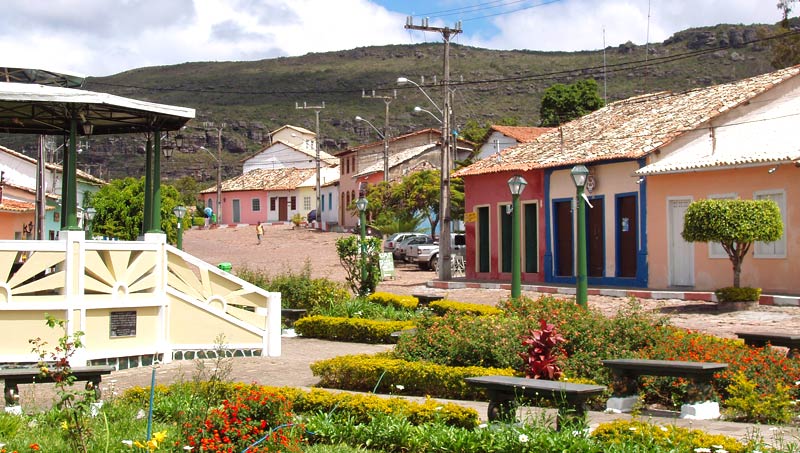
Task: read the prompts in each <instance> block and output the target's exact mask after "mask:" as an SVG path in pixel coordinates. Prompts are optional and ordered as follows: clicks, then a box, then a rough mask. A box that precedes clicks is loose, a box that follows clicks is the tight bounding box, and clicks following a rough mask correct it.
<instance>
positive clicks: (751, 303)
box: [717, 300, 758, 313]
mask: <svg viewBox="0 0 800 453" xmlns="http://www.w3.org/2000/svg"><path fill="white" fill-rule="evenodd" d="M756 307H758V301H757V300H743V301H736V302H717V311H718V312H720V313H729V312H732V311H743V310H752V309H754V308H756Z"/></svg>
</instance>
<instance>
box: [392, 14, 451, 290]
mask: <svg viewBox="0 0 800 453" xmlns="http://www.w3.org/2000/svg"><path fill="white" fill-rule="evenodd" d="M405 28H406V29H408V30H422V31H433V32H437V33H441V34H442V39H443V40H444V81H443V83H442V88H443V90H442V91H443V92H444V108H443V109H442V110H443V111H444V113H443V115H442V147H441V148H442V149H441V151H442V158H441V170H440V171H441V173H442V178H441V188H440V189H441V195H440V198H439V222H440V223H441V225H440V227H439V280H441V281H449V280H451V279H452V276H453V272H452V269H451V267H450V266H451V262H452V257H451V253H450V252H451V250H450V221H451V219H450V143H451V133H450V119H451V116H452V114H453V112H452V106H451V100H450V38H451V37H452V36H454V35H457V34H459V33H461V22H460V21H459V22H456V26H455V28H450V27H443V28H442V27H430V26H428V19H427V18H425V19H423V20H422V25H414V18H413V17H411V16H408V17H407V18H406V27H405Z"/></svg>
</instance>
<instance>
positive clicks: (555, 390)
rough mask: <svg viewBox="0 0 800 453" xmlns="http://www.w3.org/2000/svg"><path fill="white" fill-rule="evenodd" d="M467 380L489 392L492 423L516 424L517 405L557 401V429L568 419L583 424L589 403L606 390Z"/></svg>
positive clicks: (554, 383)
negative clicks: (520, 403) (574, 419)
mask: <svg viewBox="0 0 800 453" xmlns="http://www.w3.org/2000/svg"><path fill="white" fill-rule="evenodd" d="M464 380H465V381H466V382H467V383H468V384H470V385H472V386H475V387H478V388H483V389H485V391H486V396H487V397H488V398H489V409H488V410H487V413H486V415H487V418H488V419H489V421H495V420H513V419H514V412H515V407H516V406H515V404H516V403H515V402H520V401H525V400H528V401H530V400H536V399H539V398H543V399H547V400H550V401H554V402H555V403H557V405H558V406H559V409H558V417H557V419H556V429H559V428H560V426H561V425H562V424H563V423H564V422H565V421H566V420H568V419H573V418H576V419H581V420H582V419H583V418H584V416H585V415H586V400H588V399H589V398H591V397H593V396H598V395H600V394H602V393H603V392H604V391H605V390H606V388H605V387H603V386H600V385H588V384H574V383H571V382H563V381H546V380H544V379H528V378H521V377H513V376H478V377H468V378H464Z"/></svg>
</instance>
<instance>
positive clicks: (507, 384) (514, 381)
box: [464, 376, 605, 396]
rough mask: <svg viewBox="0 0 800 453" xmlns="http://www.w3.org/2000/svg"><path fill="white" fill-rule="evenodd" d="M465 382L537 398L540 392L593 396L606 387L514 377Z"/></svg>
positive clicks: (468, 379) (469, 379)
mask: <svg viewBox="0 0 800 453" xmlns="http://www.w3.org/2000/svg"><path fill="white" fill-rule="evenodd" d="M464 380H465V381H467V382H469V383H470V384H472V385H475V386H477V387H484V388H487V389H492V390H508V391H509V392H511V393H517V394H519V393H522V394H523V395H525V396H536V395H537V394H538V393H540V392H549V393H551V394H562V393H564V394H575V395H589V396H593V395H596V394H600V393H603V391H604V390H605V387H602V386H599V385H590V384H575V383H572V382H564V381H546V380H544V379H528V378H521V377H514V376H479V377H469V378H464Z"/></svg>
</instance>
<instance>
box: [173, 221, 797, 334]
mask: <svg viewBox="0 0 800 453" xmlns="http://www.w3.org/2000/svg"><path fill="white" fill-rule="evenodd" d="M346 235H347V233H328V232H320V231H316V230H312V229H307V228H297V229H293V228H292V225H291V224H288V225H269V226H267V227H266V228H265V235H264V241H263V242H262V244H261V245H257V241H256V233H255V226H252V225H251V226H244V227H238V228H234V227H230V228H219V229H211V230H198V229H195V230H191V231H187V232H186V233H185V236H184V249H185V250H186V251H187V252H189V253H191V254H193V255H195V256H197V257H198V258H201V259H203V260H205V261H207V262H209V263H220V262H230V263H231V264H232V265H233V271H234V273H235V272H236V269H237V268H241V267H243V266H246V267H248V268H251V269H259V270H263V271H264V272H266V273H267V274H268V275H279V274H281V273H286V272H295V273H296V272H300V271H301V270H302V269H303V268H304V266H306V265H307V266H308V267H309V269H310V271H311V275H312V276H313V277H327V278H330V279H332V280H337V281H344V280H345V272H344V270H343V268H342V266H341V265H340V264H339V258H338V257H337V256H336V248H335V245H334V244H335V242H336V240H337V239H338V238H340V237H343V236H346ZM395 273H396V277H395V278H394V279H393V280H386V281H383V282H381V283H380V284H379V285H378V290H379V291H387V292H391V293H395V294H419V293H428V294H440V295H445V296H447V297H448V298H450V299H453V300H459V301H463V302H473V303H482V304H495V303H497V302H498V301H500V300H503V299H505V298H507V297H508V296H509V291H508V290H502V289H451V290H440V289H434V288H428V287H427V286H426V283H427V282H428V281H431V280H433V279H435V277H436V274H435V273H434V272H432V271H423V270H420V269H418V268H417V267H416V266H413V265H410V264H404V263H395ZM523 294H524V295H526V296H529V297H533V298H536V297H538V296H539V295H540V294H538V293H533V292H525V291H523ZM564 297H569V296H564ZM624 302H625V300H624V299H622V298H617V297H608V296H589V306H590V307H592V308H595V309H597V310H600V311H602V312H603V313H606V314H609V315H611V314H614V313H616V311H617V309H618V308H619V307H620V306H621V305H622V304H623V303H624ZM639 302H640V303H641V304H642V305H643V306H644V307H645V308H647V309H649V310H653V311H658V312H660V313H663V314H665V315H666V316H668V317H669V318H670V322H671V323H672V324H674V325H676V326H679V327H684V328H687V329H692V330H697V331H702V332H706V333H710V334H713V335H717V336H721V337H727V338H735V337H736V335H735V332H737V331H745V330H751V331H752V330H767V331H772V332H780V331H783V332H797V331H800V308H797V307H774V306H759V307H758V308H756V309H753V310H747V311H739V312H731V313H718V312H717V311H716V304H714V303H711V302H701V301H683V300H677V299H668V300H652V299H639Z"/></svg>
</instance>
